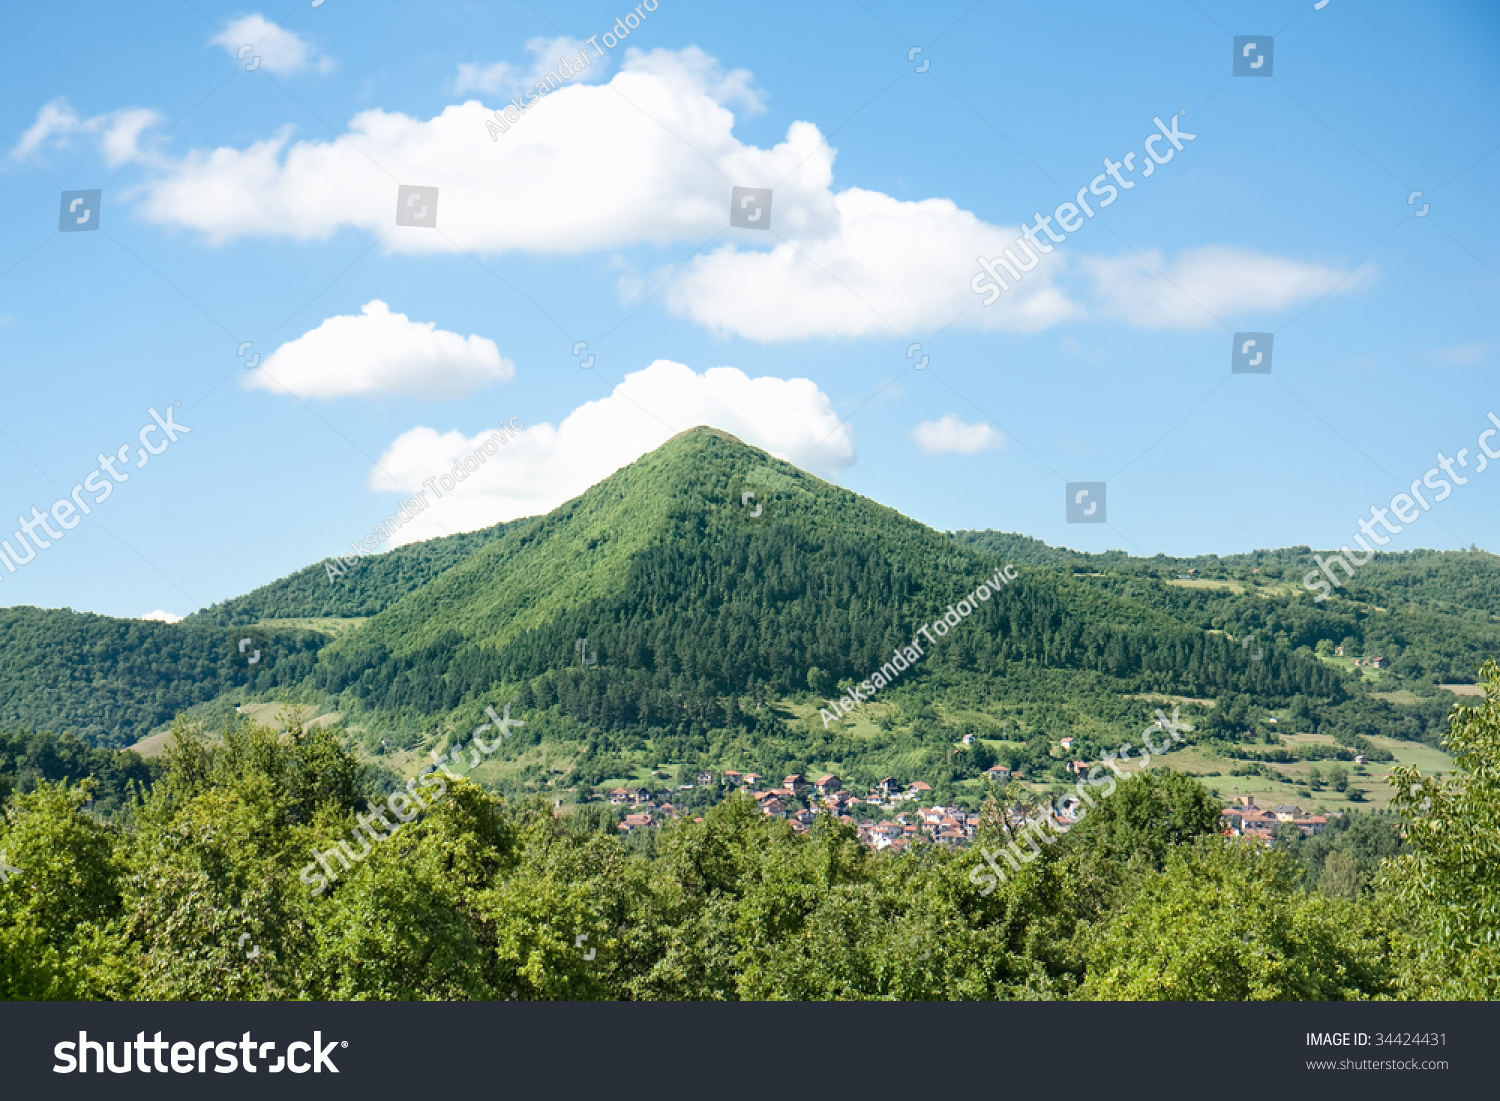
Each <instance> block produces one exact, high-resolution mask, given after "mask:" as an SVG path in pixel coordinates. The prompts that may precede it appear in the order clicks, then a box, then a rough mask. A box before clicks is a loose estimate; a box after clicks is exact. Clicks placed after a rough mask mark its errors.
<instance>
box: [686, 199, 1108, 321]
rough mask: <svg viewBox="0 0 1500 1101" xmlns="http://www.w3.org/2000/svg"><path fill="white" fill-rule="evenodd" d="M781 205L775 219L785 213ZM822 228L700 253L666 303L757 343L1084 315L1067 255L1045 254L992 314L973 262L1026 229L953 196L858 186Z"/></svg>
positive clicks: (836, 201)
mask: <svg viewBox="0 0 1500 1101" xmlns="http://www.w3.org/2000/svg"><path fill="white" fill-rule="evenodd" d="M779 201H780V195H779V192H778V194H777V196H776V199H775V200H774V201H773V203H772V216H773V218H774V217H775V216H776V215H777V206H776V203H777V202H779ZM833 206H834V216H833V219H832V220H831V222H830V223H829V224H827V225H826V226H820V227H818V229H820V230H822V231H821V232H815V233H808V234H805V235H801V238H800V239H796V240H790V241H788V242H785V243H778V244H777V245H776V246H775V247H774V248H772V249H771V250H770V251H769V252H755V251H748V250H742V249H740V248H738V247H736V245H734V244H727V245H725V246H723V247H722V248H720V249H718V250H716V251H714V252H713V253H711V254H709V255H707V256H701V257H697V258H695V259H694V260H693V262H692V263H691V264H689V265H688V267H687V269H686V271H685V272H684V273H683V274H682V275H681V276H680V277H679V278H678V279H677V280H675V281H674V282H673V284H672V286H671V288H670V289H669V290H668V292H667V306H668V309H670V310H671V311H672V312H673V313H676V314H678V315H679V316H683V317H689V318H691V319H692V320H694V321H696V322H698V323H699V324H701V325H705V326H707V327H709V328H711V329H714V330H715V331H717V332H719V333H724V334H729V333H733V334H735V335H738V336H743V337H748V338H749V339H752V340H763V341H771V340H800V339H806V338H808V337H815V336H865V335H871V334H877V335H893V336H894V335H901V334H904V333H908V332H911V331H914V330H919V329H922V328H926V327H931V326H935V325H946V324H947V323H948V322H950V321H952V320H953V319H954V318H955V317H960V318H961V323H962V324H964V326H965V327H967V328H980V329H997V328H1004V329H1011V330H1015V331H1022V332H1029V331H1033V330H1036V329H1041V328H1045V327H1047V326H1049V325H1054V324H1056V323H1057V322H1059V321H1062V320H1065V319H1067V318H1069V317H1074V316H1077V315H1079V314H1080V313H1081V312H1082V311H1081V309H1080V307H1078V306H1077V305H1075V304H1074V303H1072V302H1070V301H1069V300H1068V299H1067V298H1066V297H1065V296H1064V295H1063V293H1062V292H1061V291H1060V290H1059V289H1058V288H1057V285H1056V283H1055V277H1056V275H1057V274H1058V273H1059V272H1061V271H1062V270H1063V263H1064V260H1063V258H1062V257H1061V256H1060V255H1059V254H1058V253H1056V252H1054V253H1053V255H1052V256H1049V257H1047V258H1046V261H1045V262H1044V263H1043V264H1042V265H1039V266H1038V268H1037V270H1036V271H1034V272H1032V273H1031V274H1030V275H1029V276H1028V277H1027V279H1026V281H1025V282H1024V283H1021V284H1020V285H1018V286H1017V287H1016V288H1015V289H1014V290H1013V291H1012V292H1011V293H1010V294H1007V295H1003V296H1002V297H1001V299H1000V301H998V302H997V303H995V305H993V306H991V307H989V308H983V307H981V306H980V304H979V302H980V300H979V298H978V297H977V296H976V295H975V294H974V292H973V291H971V290H970V289H969V280H970V278H971V277H972V275H973V272H974V271H975V270H977V269H976V267H975V263H974V257H975V256H976V255H987V254H989V253H993V252H996V251H998V250H999V248H1000V247H1001V246H1002V245H1008V244H1010V243H1012V242H1013V241H1014V240H1015V238H1016V236H1017V234H1018V232H1019V231H1018V230H1016V229H1010V228H1004V227H1000V226H992V225H988V224H986V223H985V222H982V221H980V220H979V219H978V218H976V217H975V216H974V215H973V214H970V213H969V212H968V211H966V210H961V209H959V207H958V206H957V205H956V204H954V203H953V202H951V201H949V200H947V199H925V200H922V201H920V202H905V201H902V200H899V199H893V198H891V197H890V196H889V195H883V194H881V193H880V192H878V191H866V190H863V189H862V188H849V189H848V190H845V191H842V192H840V193H839V194H838V195H837V196H835V197H833Z"/></svg>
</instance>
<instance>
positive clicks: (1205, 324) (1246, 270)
mask: <svg viewBox="0 0 1500 1101" xmlns="http://www.w3.org/2000/svg"><path fill="white" fill-rule="evenodd" d="M1141 255H1142V256H1143V257H1144V258H1145V259H1144V260H1143V259H1141V258H1139V257H1136V256H1134V255H1122V256H1115V257H1102V256H1089V257H1084V258H1083V260H1082V262H1081V264H1082V267H1083V268H1084V270H1085V271H1086V272H1087V274H1088V275H1089V277H1090V278H1091V279H1092V280H1093V284H1094V295H1095V297H1096V299H1097V301H1098V312H1099V313H1100V314H1101V315H1103V316H1106V317H1114V318H1118V319H1120V320H1123V321H1126V322H1128V323H1130V324H1131V325H1133V326H1135V327H1136V328H1138V329H1208V328H1212V327H1213V326H1215V325H1217V324H1218V321H1217V320H1215V318H1214V317H1213V316H1211V315H1212V314H1217V315H1219V316H1220V317H1222V316H1223V315H1225V314H1241V315H1244V314H1255V315H1258V314H1263V313H1269V312H1272V311H1275V310H1282V309H1286V308H1287V307H1289V306H1293V305H1298V304H1301V303H1304V302H1306V303H1311V302H1315V301H1317V299H1319V298H1321V297H1322V296H1323V295H1325V294H1328V293H1329V292H1330V291H1333V290H1334V289H1335V288H1337V290H1338V293H1340V294H1347V293H1349V292H1350V291H1353V290H1357V289H1359V288H1361V287H1363V286H1366V285H1368V284H1369V283H1370V282H1371V281H1372V280H1373V278H1374V274H1375V272H1374V269H1373V268H1371V267H1369V266H1365V267H1361V268H1359V269H1358V270H1357V271H1355V272H1354V273H1353V274H1352V275H1350V274H1349V273H1348V271H1347V269H1345V270H1341V269H1339V268H1335V267H1329V266H1327V265H1324V264H1317V263H1306V262H1303V261H1300V260H1292V259H1289V258H1287V257H1283V256H1270V255H1267V254H1265V253H1259V252H1251V251H1249V250H1248V249H1240V248H1232V247H1229V246H1226V245H1208V246H1206V247H1204V248H1197V249H1190V250H1188V251H1186V252H1183V253H1181V254H1179V255H1178V256H1177V258H1176V259H1175V260H1173V261H1172V262H1171V263H1167V262H1166V261H1165V260H1164V259H1163V257H1162V254H1161V253H1160V252H1159V251H1156V250H1145V251H1143V252H1142V254H1141ZM1146 261H1150V263H1149V265H1148V264H1147V263H1146ZM1153 268H1154V269H1156V270H1152V269H1153ZM1158 271H1160V272H1161V273H1163V274H1164V275H1165V276H1166V277H1167V278H1163V277H1162V275H1158V274H1157V272H1158ZM1346 275H1347V276H1348V278H1345V276H1346ZM1174 284H1175V285H1174Z"/></svg>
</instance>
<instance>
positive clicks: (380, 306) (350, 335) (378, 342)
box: [245, 298, 515, 398]
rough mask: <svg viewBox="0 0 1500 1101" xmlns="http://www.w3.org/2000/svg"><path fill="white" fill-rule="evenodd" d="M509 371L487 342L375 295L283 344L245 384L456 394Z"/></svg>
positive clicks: (334, 391)
mask: <svg viewBox="0 0 1500 1101" xmlns="http://www.w3.org/2000/svg"><path fill="white" fill-rule="evenodd" d="M514 374H515V366H514V365H513V364H512V363H511V362H510V360H508V359H506V358H505V357H504V356H502V355H501V354H500V349H499V348H497V347H496V346H495V342H494V341H492V340H487V339H485V338H484V337H482V336H475V335H470V336H469V337H467V338H465V337H462V336H460V335H459V334H458V333H450V332H448V331H446V330H444V329H439V328H438V327H437V324H436V323H435V322H431V321H427V322H422V321H412V320H411V319H409V318H408V317H407V316H406V315H405V314H400V313H392V312H391V309H390V307H389V306H387V305H386V304H385V303H384V302H382V301H381V300H380V299H378V298H377V299H374V300H372V301H370V302H366V303H365V305H364V306H363V308H362V309H361V311H360V313H359V314H358V315H348V314H340V315H337V316H335V317H330V318H328V319H327V320H326V321H324V322H323V323H322V324H321V325H319V326H318V327H317V328H316V329H312V330H310V331H308V332H306V333H303V334H302V335H301V336H299V337H297V339H295V340H290V341H288V342H287V343H285V344H283V345H282V346H281V347H279V348H277V349H276V351H274V352H272V353H271V355H270V356H269V357H268V358H267V359H266V361H265V362H264V363H263V364H261V365H260V367H258V368H256V369H255V370H254V371H251V372H249V373H248V374H247V375H246V376H245V385H246V386H250V387H254V388H257V389H261V390H271V391H275V392H277V393H282V392H290V393H293V394H296V395H297V396H298V397H304V398H338V397H348V396H351V395H360V396H373V395H406V396H409V397H421V398H456V397H462V396H463V395H465V394H468V393H471V392H472V391H474V390H477V389H479V388H480V387H481V386H486V385H488V384H489V383H491V382H498V381H504V380H506V379H509V378H510V377H511V376H512V375H514Z"/></svg>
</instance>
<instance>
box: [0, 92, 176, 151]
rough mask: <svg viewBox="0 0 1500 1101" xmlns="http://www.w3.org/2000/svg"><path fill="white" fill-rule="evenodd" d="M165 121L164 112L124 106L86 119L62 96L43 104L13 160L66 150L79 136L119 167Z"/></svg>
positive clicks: (23, 137) (20, 142) (18, 146)
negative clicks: (49, 150)
mask: <svg viewBox="0 0 1500 1101" xmlns="http://www.w3.org/2000/svg"><path fill="white" fill-rule="evenodd" d="M161 122H162V115H161V114H160V112H157V111H153V110H151V109H150V108H147V107H122V108H120V109H119V110H118V111H110V112H109V113H107V114H103V115H93V116H91V117H89V118H83V117H82V116H80V115H79V114H78V112H77V111H75V110H74V109H73V107H72V106H71V105H70V104H69V103H68V100H67V98H66V97H64V96H59V97H58V98H57V99H54V100H53V101H52V102H51V103H47V104H43V105H42V108H41V110H39V111H38V112H37V114H36V121H34V122H33V123H32V124H31V125H30V126H29V127H28V128H27V130H26V132H25V133H24V134H22V135H21V140H20V141H18V142H17V143H16V147H15V148H14V149H13V150H11V154H10V155H11V159H12V160H20V159H22V158H23V157H29V156H31V155H32V154H33V153H35V152H36V151H37V150H39V149H41V148H42V147H43V146H44V145H47V144H48V143H51V144H52V145H55V146H59V147H66V146H67V144H68V139H69V138H70V137H72V136H73V135H79V136H82V137H88V138H92V139H94V140H96V141H97V142H98V145H99V152H100V155H101V156H103V158H104V163H105V164H106V165H108V166H109V167H110V168H117V167H119V166H120V165H122V164H124V163H125V162H126V161H129V160H131V159H132V158H134V157H136V156H137V155H139V153H140V141H141V136H142V134H143V133H144V132H145V131H146V130H147V129H149V128H150V127H153V126H158V125H160V124H161Z"/></svg>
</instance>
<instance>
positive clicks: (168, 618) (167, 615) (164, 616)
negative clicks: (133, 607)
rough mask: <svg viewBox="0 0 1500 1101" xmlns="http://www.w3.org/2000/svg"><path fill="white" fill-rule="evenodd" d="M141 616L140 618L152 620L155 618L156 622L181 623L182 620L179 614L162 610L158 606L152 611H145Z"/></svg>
mask: <svg viewBox="0 0 1500 1101" xmlns="http://www.w3.org/2000/svg"><path fill="white" fill-rule="evenodd" d="M141 618H142V619H152V620H155V621H156V622H158V623H181V622H182V616H180V615H173V614H172V613H171V612H164V611H162V610H161V609H160V608H158V609H157V610H156V611H154V612H147V613H146V614H145V615H143V616H141Z"/></svg>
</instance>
